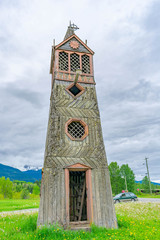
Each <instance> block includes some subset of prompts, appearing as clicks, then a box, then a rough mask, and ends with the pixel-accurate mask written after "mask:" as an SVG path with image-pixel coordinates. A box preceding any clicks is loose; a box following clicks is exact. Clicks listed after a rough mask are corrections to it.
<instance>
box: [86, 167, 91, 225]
mask: <svg viewBox="0 0 160 240" xmlns="http://www.w3.org/2000/svg"><path fill="white" fill-rule="evenodd" d="M86 187H87V220H88V221H89V222H90V223H92V222H93V198H92V177H91V169H88V170H87V171H86Z"/></svg>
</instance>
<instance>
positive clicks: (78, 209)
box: [69, 171, 87, 222]
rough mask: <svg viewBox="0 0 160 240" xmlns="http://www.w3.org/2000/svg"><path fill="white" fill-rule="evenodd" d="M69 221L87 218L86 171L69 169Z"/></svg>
mask: <svg viewBox="0 0 160 240" xmlns="http://www.w3.org/2000/svg"><path fill="white" fill-rule="evenodd" d="M69 200H70V201H69V209H70V222H77V221H86V220H87V193H86V171H69Z"/></svg>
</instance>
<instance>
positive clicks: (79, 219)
mask: <svg viewBox="0 0 160 240" xmlns="http://www.w3.org/2000/svg"><path fill="white" fill-rule="evenodd" d="M85 189H86V179H85V178H84V184H83V192H82V198H81V206H80V212H79V218H78V221H81V217H82V209H83V203H84V194H85Z"/></svg>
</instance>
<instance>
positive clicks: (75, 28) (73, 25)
mask: <svg viewBox="0 0 160 240" xmlns="http://www.w3.org/2000/svg"><path fill="white" fill-rule="evenodd" d="M69 28H71V29H73V31H75V30H77V29H79V27H77V25H75V24H74V23H71V21H70V22H69Z"/></svg>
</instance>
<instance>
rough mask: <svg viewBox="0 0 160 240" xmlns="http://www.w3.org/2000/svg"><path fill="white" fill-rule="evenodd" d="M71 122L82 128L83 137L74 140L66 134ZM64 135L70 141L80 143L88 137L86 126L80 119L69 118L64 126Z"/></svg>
mask: <svg viewBox="0 0 160 240" xmlns="http://www.w3.org/2000/svg"><path fill="white" fill-rule="evenodd" d="M72 122H79V123H80V124H82V126H83V127H84V135H83V136H82V137H81V138H74V137H72V136H71V135H70V133H69V132H68V125H69V124H71V123H72ZM65 133H66V135H67V136H68V137H69V138H70V139H71V140H72V141H82V140H84V139H85V138H86V137H87V136H88V125H87V124H86V123H85V122H84V121H83V120H81V119H78V118H70V119H69V120H68V121H67V122H66V124H65Z"/></svg>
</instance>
